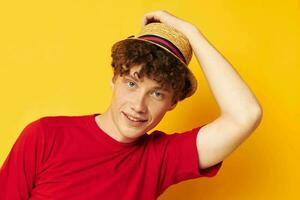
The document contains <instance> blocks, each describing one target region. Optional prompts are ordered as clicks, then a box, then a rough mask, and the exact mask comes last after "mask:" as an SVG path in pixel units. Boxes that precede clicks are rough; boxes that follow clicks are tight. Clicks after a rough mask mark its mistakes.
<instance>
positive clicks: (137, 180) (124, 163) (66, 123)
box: [0, 11, 262, 200]
mask: <svg viewBox="0 0 300 200" xmlns="http://www.w3.org/2000/svg"><path fill="white" fill-rule="evenodd" d="M142 27H143V28H142V31H141V33H140V34H139V35H137V36H136V37H134V36H133V37H129V38H127V39H125V40H122V41H119V42H117V43H116V44H114V45H113V48H112V58H113V61H112V66H113V69H114V77H113V78H112V83H111V84H112V88H113V98H112V102H111V105H110V106H109V108H108V109H107V110H106V111H105V112H104V113H102V114H91V115H84V116H52V117H50V116H48V117H43V118H40V119H38V120H36V121H34V122H32V123H30V124H29V125H28V126H26V127H25V129H24V130H23V132H22V134H21V135H20V137H19V138H18V140H17V141H16V143H15V144H14V146H13V148H12V150H11V152H10V154H9V156H8V158H7V159H6V161H5V163H4V165H3V167H2V169H1V172H0V188H1V190H0V199H1V200H3V199H10V200H11V199H124V200H129V199H130V200H132V199H143V200H148V199H149V200H150V199H151V200H152V199H156V198H157V197H158V196H159V195H160V194H162V193H163V192H164V191H165V190H166V189H167V188H168V187H169V186H170V185H172V184H176V183H179V182H181V181H184V180H188V179H193V178H197V177H204V176H206V177H212V176H215V175H216V174H217V172H218V170H219V169H220V167H221V165H222V162H223V160H224V158H225V157H226V156H228V155H229V154H230V153H231V152H232V151H233V150H234V149H235V148H237V147H238V145H240V144H241V143H242V142H243V141H244V140H245V139H246V138H247V137H248V136H249V135H250V133H251V132H253V130H254V129H255V128H256V127H257V126H258V124H259V122H260V120H261V116H262V110H261V107H260V105H259V103H258V102H257V100H256V98H255V96H254V95H253V93H251V91H250V89H249V88H248V87H247V86H246V84H245V83H244V82H243V81H242V79H241V78H240V77H239V75H238V74H237V73H236V72H235V70H234V69H233V68H232V66H231V65H230V64H229V63H228V62H227V61H226V60H225V59H224V58H223V57H222V56H221V54H219V53H218V52H217V51H216V50H215V49H214V48H213V47H212V46H211V45H210V44H209V43H208V41H207V40H205V38H204V36H203V35H202V34H201V32H200V31H199V30H198V29H197V28H196V27H195V26H193V25H192V24H190V23H188V22H186V21H183V20H181V19H179V18H177V17H175V16H173V15H171V14H170V13H168V12H166V11H154V12H150V13H147V14H145V15H144V16H143V20H142ZM190 45H191V46H190ZM192 49H193V50H194V52H195V55H196V57H197V59H198V61H199V62H200V64H201V67H202V70H203V72H204V73H205V76H206V78H207V80H208V82H209V85H210V87H211V89H212V91H213V94H214V96H215V97H216V100H217V102H218V104H219V106H220V109H221V114H220V116H219V117H218V118H217V119H216V120H214V121H213V122H211V123H208V124H205V125H202V126H198V127H196V128H194V129H192V130H189V131H186V132H183V133H175V134H170V135H168V134H165V133H163V132H161V131H154V132H152V133H151V134H149V135H148V134H146V133H147V132H148V131H149V130H151V129H152V128H154V127H155V126H156V125H157V124H158V123H159V122H160V121H161V119H162V118H163V116H164V115H165V113H166V112H168V111H170V110H172V109H174V108H175V106H176V105H177V102H178V101H181V100H183V99H185V98H187V97H189V96H191V95H192V94H193V93H194V92H195V90H196V88H197V84H196V79H195V77H194V76H193V74H192V73H191V72H190V70H189V69H188V68H187V66H188V63H189V62H190V59H191V57H192ZM179 120H180V117H179Z"/></svg>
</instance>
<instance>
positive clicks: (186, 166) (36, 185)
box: [0, 114, 222, 200]
mask: <svg viewBox="0 0 300 200" xmlns="http://www.w3.org/2000/svg"><path fill="white" fill-rule="evenodd" d="M96 115H98V114H89V115H82V116H46V117H42V118H40V119H38V120H36V121H33V122H31V123H29V124H28V125H27V126H26V127H25V128H24V130H23V131H22V133H21V134H20V136H19V138H18V139H17V141H16V142H15V144H14V146H13V148H12V149H11V151H10V153H9V155H8V157H7V159H6V160H5V162H4V164H3V166H2V168H1V171H0V199H1V200H15V199H16V200H17V199H31V200H41V199H55V200H59V199H64V200H66V199H72V200H77V199H78V200H84V199H88V200H99V199H105V200H115V199H118V200H135V199H136V200H140V199H143V200H154V199H156V198H157V197H158V196H159V195H160V194H162V193H163V191H164V190H166V189H167V188H168V187H169V186H170V185H172V184H176V183H179V182H181V181H184V180H188V179H194V178H197V177H201V176H202V177H203V176H206V177H212V176H215V175H216V174H217V172H218V170H219V169H220V167H221V165H222V162H220V163H218V164H216V165H214V166H212V167H209V168H206V169H203V170H199V163H198V154H197V147H196V136H197V133H198V130H199V129H200V128H201V127H198V128H194V129H192V130H190V131H187V132H184V133H174V134H171V135H168V134H165V133H163V132H161V131H153V132H152V133H151V134H149V135H148V134H145V135H144V136H142V137H141V138H140V139H139V140H137V141H135V142H133V143H120V142H118V141H116V140H114V139H113V138H112V137H110V136H109V135H107V134H106V133H105V132H104V131H103V130H101V129H100V127H99V126H98V125H97V123H96V121H95V116H96Z"/></svg>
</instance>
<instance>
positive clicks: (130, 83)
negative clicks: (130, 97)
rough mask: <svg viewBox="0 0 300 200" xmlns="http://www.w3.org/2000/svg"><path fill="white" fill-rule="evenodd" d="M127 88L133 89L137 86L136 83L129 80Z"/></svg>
mask: <svg viewBox="0 0 300 200" xmlns="http://www.w3.org/2000/svg"><path fill="white" fill-rule="evenodd" d="M127 86H128V87H129V88H133V87H134V86H135V83H134V82H132V81H129V80H128V81H127Z"/></svg>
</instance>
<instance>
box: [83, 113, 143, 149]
mask: <svg viewBox="0 0 300 200" xmlns="http://www.w3.org/2000/svg"><path fill="white" fill-rule="evenodd" d="M100 114H101V113H93V114H91V115H90V116H88V118H89V120H88V121H89V123H90V125H91V128H92V131H93V132H94V133H95V134H96V136H97V137H99V138H100V139H103V140H104V141H105V142H107V143H110V144H111V145H114V146H116V147H121V148H130V147H133V146H137V145H138V144H139V143H140V142H142V141H143V140H144V138H145V137H146V136H147V133H145V134H144V135H143V136H141V137H140V138H139V139H138V140H136V141H134V142H130V143H124V142H119V141H117V140H115V139H114V138H112V137H111V136H110V135H108V134H107V133H106V132H105V131H104V130H103V129H101V127H99V126H98V124H97V122H96V116H98V115H100Z"/></svg>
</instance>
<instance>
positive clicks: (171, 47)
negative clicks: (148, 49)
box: [126, 22, 197, 97]
mask: <svg viewBox="0 0 300 200" xmlns="http://www.w3.org/2000/svg"><path fill="white" fill-rule="evenodd" d="M128 39H135V40H142V41H145V42H148V43H152V44H155V45H157V46H159V47H161V48H163V49H164V50H166V51H167V52H169V53H171V54H172V55H173V56H175V58H177V59H178V60H179V61H180V62H181V63H183V64H184V66H186V68H187V71H188V80H189V81H190V84H191V86H192V89H191V91H190V92H189V93H188V94H187V95H186V97H189V96H192V95H193V94H194V93H195V91H196V90H197V79H196V78H195V76H194V75H193V73H192V72H191V71H190V69H189V68H188V64H189V63H190V61H191V59H192V56H193V51H192V47H191V45H190V43H189V40H188V39H187V37H186V36H185V35H184V34H183V33H181V32H180V31H178V30H176V29H175V28H173V27H171V26H169V25H167V24H164V23H160V22H153V23H149V24H147V25H145V26H144V27H143V28H142V30H141V32H140V33H139V34H137V35H136V36H134V35H132V36H129V37H128V38H127V39H126V40H128Z"/></svg>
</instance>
